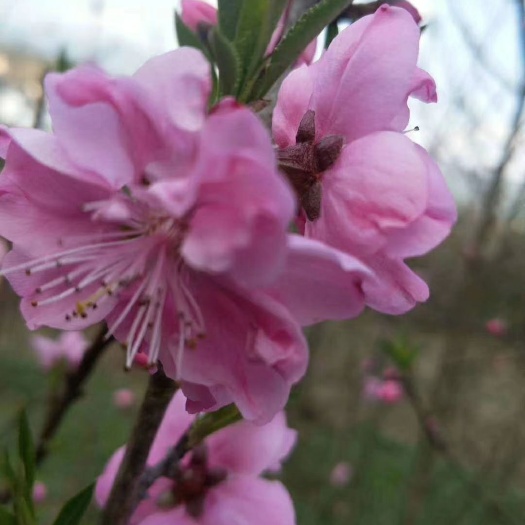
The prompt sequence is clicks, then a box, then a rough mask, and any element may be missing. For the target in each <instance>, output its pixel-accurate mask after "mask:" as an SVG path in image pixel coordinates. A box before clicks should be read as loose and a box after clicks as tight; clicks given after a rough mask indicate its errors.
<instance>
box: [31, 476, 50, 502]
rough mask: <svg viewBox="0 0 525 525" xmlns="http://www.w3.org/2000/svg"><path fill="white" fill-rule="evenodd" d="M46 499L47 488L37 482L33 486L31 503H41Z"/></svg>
mask: <svg viewBox="0 0 525 525" xmlns="http://www.w3.org/2000/svg"><path fill="white" fill-rule="evenodd" d="M46 498H47V487H46V485H45V484H44V483H42V482H41V481H37V482H36V483H35V484H34V486H33V501H34V502H35V503H37V504H38V503H43V502H44V501H45V500H46Z"/></svg>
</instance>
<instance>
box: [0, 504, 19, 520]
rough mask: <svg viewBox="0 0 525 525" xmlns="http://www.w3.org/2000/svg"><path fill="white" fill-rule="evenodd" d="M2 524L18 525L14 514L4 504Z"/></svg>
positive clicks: (1, 510)
mask: <svg viewBox="0 0 525 525" xmlns="http://www.w3.org/2000/svg"><path fill="white" fill-rule="evenodd" d="M0 525H17V523H16V518H15V517H14V515H13V514H11V513H10V512H9V511H8V510H7V509H6V508H5V507H2V506H0Z"/></svg>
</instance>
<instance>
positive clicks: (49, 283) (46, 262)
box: [3, 195, 205, 374]
mask: <svg viewBox="0 0 525 525" xmlns="http://www.w3.org/2000/svg"><path fill="white" fill-rule="evenodd" d="M84 211H85V212H86V213H88V214H90V216H89V219H90V220H89V222H88V221H86V225H87V226H88V228H87V231H89V230H92V232H91V233H87V234H82V235H68V236H65V237H63V238H60V239H58V243H57V244H58V246H59V247H60V248H61V249H60V250H59V251H57V252H56V253H54V254H52V255H48V256H44V257H40V258H37V259H33V260H30V261H27V262H25V263H22V264H20V265H17V266H14V267H11V268H8V269H6V270H5V271H4V272H3V273H4V274H10V273H15V272H20V271H22V272H23V273H24V274H25V278H26V279H31V280H32V283H34V291H33V293H32V294H30V297H29V299H30V301H31V305H32V306H33V307H34V308H44V307H49V308H53V309H58V311H59V312H60V310H61V308H60V306H62V308H63V310H62V311H63V313H62V315H63V316H64V319H65V320H66V321H68V322H69V321H72V320H73V319H87V318H88V317H89V316H90V315H91V314H92V313H93V312H94V311H95V310H97V309H100V308H102V307H104V308H106V309H105V310H104V312H106V310H107V312H108V313H109V312H110V311H111V310H112V309H113V312H112V314H111V317H110V321H108V333H107V337H108V338H109V337H111V336H112V335H114V334H116V333H118V338H119V339H120V340H121V341H123V342H124V346H125V347H126V349H127V358H126V367H128V368H129V367H131V365H132V364H133V361H134V359H135V357H136V355H137V354H138V352H140V351H144V348H145V347H144V343H146V342H147V343H148V346H149V348H148V352H147V353H148V364H154V363H155V362H156V361H157V358H158V355H159V352H160V349H161V345H162V343H163V334H162V328H163V327H162V324H163V323H162V320H163V315H164V313H165V311H166V305H167V303H168V301H170V304H171V303H172V304H173V305H174V308H175V310H176V312H177V317H178V335H179V344H178V354H177V361H178V362H177V371H178V373H179V374H180V366H181V363H182V356H183V352H184V349H185V348H186V347H189V348H195V347H196V345H197V342H198V341H199V340H200V339H201V338H203V337H204V335H205V326H204V319H203V316H202V313H201V310H200V308H199V306H198V304H197V302H196V300H195V299H194V297H193V295H192V292H191V290H190V286H189V271H190V270H189V268H188V267H187V266H186V264H185V263H184V261H183V259H182V257H181V255H180V249H181V246H182V243H183V241H184V238H185V236H186V233H187V231H188V228H189V217H188V218H183V219H177V218H173V217H169V216H166V215H165V214H164V215H162V214H159V212H158V211H157V210H153V209H152V208H151V206H147V205H145V204H144V203H141V202H140V201H136V200H132V199H131V198H130V197H129V196H124V197H123V196H122V195H119V196H118V197H117V198H115V199H113V200H109V201H101V202H93V203H88V204H87V205H85V207H84Z"/></svg>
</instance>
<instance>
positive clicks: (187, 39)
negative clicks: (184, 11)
mask: <svg viewBox="0 0 525 525" xmlns="http://www.w3.org/2000/svg"><path fill="white" fill-rule="evenodd" d="M175 32H176V33H177V40H178V42H179V46H188V47H194V48H195V49H198V50H199V51H201V52H202V53H204V55H205V56H206V58H207V59H208V60H209V61H210V62H213V60H212V57H211V55H210V50H209V49H208V47H207V46H206V45H205V43H204V42H203V41H202V40H201V39H200V38H199V37H198V35H197V34H196V33H194V32H193V31H192V30H191V29H190V28H189V27H188V26H187V25H186V24H185V23H184V22H183V21H182V18H181V17H180V16H179V14H178V13H177V12H175Z"/></svg>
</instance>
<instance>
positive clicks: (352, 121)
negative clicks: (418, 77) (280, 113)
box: [310, 5, 420, 141]
mask: <svg viewBox="0 0 525 525" xmlns="http://www.w3.org/2000/svg"><path fill="white" fill-rule="evenodd" d="M419 37H420V31H419V28H418V26H417V24H416V23H415V22H414V20H413V18H412V17H411V16H410V14H409V13H408V12H407V11H405V10H404V9H400V8H395V7H390V6H388V5H383V6H381V7H380V8H379V9H378V10H377V11H376V13H375V14H374V15H371V16H367V17H364V18H362V19H361V20H359V21H358V22H356V23H355V24H352V25H351V26H350V27H349V28H347V29H345V30H344V31H342V32H341V33H340V34H339V35H338V36H337V37H336V38H335V39H334V40H333V42H332V44H331V45H330V47H329V48H328V50H327V51H326V53H325V54H324V56H323V58H322V59H321V60H320V61H319V62H318V63H317V64H316V66H317V67H316V70H315V80H314V89H313V95H312V101H311V104H310V109H313V110H314V111H315V112H316V125H317V133H318V136H320V137H323V136H326V135H333V134H337V135H343V136H344V137H345V138H346V140H347V141H352V140H355V139H357V138H359V137H362V136H364V135H366V134H368V133H372V132H374V131H379V130H389V129H393V128H392V127H391V126H392V122H393V121H394V119H395V117H396V116H397V115H398V114H399V113H401V112H402V111H403V109H404V107H405V106H406V100H407V97H408V94H409V91H410V86H411V82H412V79H413V76H414V72H415V69H416V62H417V56H418V48H419ZM397 131H401V129H398V130H397Z"/></svg>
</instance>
